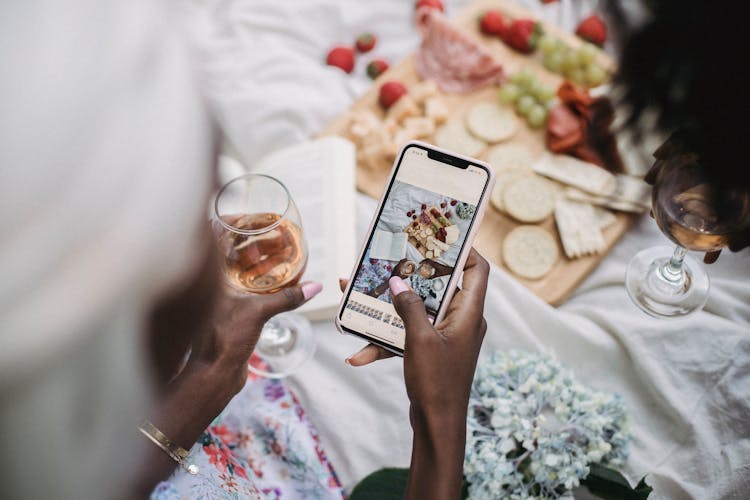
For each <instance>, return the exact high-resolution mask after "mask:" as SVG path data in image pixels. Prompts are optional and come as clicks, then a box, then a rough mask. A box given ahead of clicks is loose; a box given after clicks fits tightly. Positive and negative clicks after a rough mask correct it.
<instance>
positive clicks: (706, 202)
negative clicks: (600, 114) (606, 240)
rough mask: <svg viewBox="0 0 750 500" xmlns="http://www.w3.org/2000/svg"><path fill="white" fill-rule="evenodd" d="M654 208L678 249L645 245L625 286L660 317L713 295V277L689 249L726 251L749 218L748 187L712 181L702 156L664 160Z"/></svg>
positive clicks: (681, 313)
mask: <svg viewBox="0 0 750 500" xmlns="http://www.w3.org/2000/svg"><path fill="white" fill-rule="evenodd" d="M652 210H653V215H654V219H655V220H656V223H657V224H658V226H659V229H660V230H661V231H662V232H663V233H664V234H665V235H666V236H667V237H669V239H671V240H672V241H673V242H674V243H675V244H676V245H677V247H676V248H670V247H654V248H648V249H646V250H642V251H641V252H639V253H638V254H636V256H635V257H633V259H632V260H631V261H630V264H629V265H628V269H627V272H626V275H625V285H626V288H627V291H628V294H629V295H630V298H631V299H632V300H633V302H634V303H635V304H636V305H637V306H638V307H640V308H641V309H642V310H643V311H645V312H647V313H648V314H650V315H652V316H655V317H659V318H671V317H680V316H685V315H688V314H691V313H693V312H696V311H699V310H701V309H702V308H703V306H704V305H705V303H706V300H707V299H708V290H709V278H708V273H707V272H706V270H705V268H704V267H703V265H702V264H701V262H699V261H698V260H696V259H694V258H693V257H691V256H689V255H687V251H688V250H694V251H699V252H712V251H717V250H721V249H722V248H723V247H724V246H726V245H727V243H728V242H729V239H730V238H731V236H732V235H733V234H735V233H736V232H737V231H740V230H742V229H743V228H744V227H746V226H747V224H748V223H749V222H750V194H749V193H748V191H747V190H746V189H742V188H738V187H735V186H728V185H726V184H721V183H717V182H715V181H713V180H712V179H710V178H709V177H708V175H707V174H706V172H705V170H704V169H703V168H702V167H701V166H700V165H699V164H698V162H697V157H695V156H691V155H683V156H680V157H677V158H673V159H672V160H671V161H667V162H665V164H664V166H663V167H661V169H660V170H659V173H658V174H657V177H656V179H655V182H654V190H653V195H652Z"/></svg>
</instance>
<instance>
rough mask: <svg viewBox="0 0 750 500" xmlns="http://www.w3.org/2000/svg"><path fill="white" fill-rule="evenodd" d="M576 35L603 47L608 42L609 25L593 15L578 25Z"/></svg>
mask: <svg viewBox="0 0 750 500" xmlns="http://www.w3.org/2000/svg"><path fill="white" fill-rule="evenodd" d="M576 35H578V36H580V37H581V38H583V39H584V40H588V41H589V42H591V43H593V44H595V45H599V46H600V47H601V46H602V45H604V42H605V41H606V40H607V25H606V24H604V21H602V19H601V18H600V17H599V16H597V15H596V14H591V15H590V16H589V17H587V18H586V19H584V20H583V21H581V24H579V25H578V28H577V29H576Z"/></svg>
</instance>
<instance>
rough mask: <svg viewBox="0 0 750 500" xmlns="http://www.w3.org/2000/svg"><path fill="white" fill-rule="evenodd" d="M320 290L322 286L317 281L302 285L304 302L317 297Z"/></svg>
mask: <svg viewBox="0 0 750 500" xmlns="http://www.w3.org/2000/svg"><path fill="white" fill-rule="evenodd" d="M322 289H323V284H322V283H318V282H317V281H311V282H310V283H305V284H304V285H302V296H303V297H305V300H310V299H311V298H313V297H315V296H316V295H318V294H319V293H320V291H321V290H322Z"/></svg>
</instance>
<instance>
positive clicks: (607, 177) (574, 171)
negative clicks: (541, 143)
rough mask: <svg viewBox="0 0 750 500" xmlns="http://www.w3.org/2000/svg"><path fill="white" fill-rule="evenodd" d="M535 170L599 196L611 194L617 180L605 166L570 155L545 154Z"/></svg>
mask: <svg viewBox="0 0 750 500" xmlns="http://www.w3.org/2000/svg"><path fill="white" fill-rule="evenodd" d="M533 168H534V172H536V173H537V174H540V175H543V176H545V177H549V178H551V179H554V180H556V181H559V182H562V183H563V184H568V185H569V186H573V187H577V188H578V189H581V190H583V191H586V192H587V193H591V194H594V195H597V196H610V195H611V194H612V193H613V192H614V191H615V188H616V187H617V180H616V178H615V176H614V175H612V174H610V173H609V172H607V171H606V170H604V169H603V168H601V167H599V166H597V165H594V164H593V163H588V162H585V161H583V160H579V159H578V158H573V157H572V156H568V155H551V154H544V155H542V157H541V158H540V159H539V160H537V161H536V162H535V163H534V167H533Z"/></svg>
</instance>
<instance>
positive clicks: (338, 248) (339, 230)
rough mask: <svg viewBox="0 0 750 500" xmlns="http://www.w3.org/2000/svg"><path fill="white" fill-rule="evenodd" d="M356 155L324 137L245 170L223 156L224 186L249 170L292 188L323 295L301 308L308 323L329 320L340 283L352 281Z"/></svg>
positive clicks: (310, 272) (310, 268)
mask: <svg viewBox="0 0 750 500" xmlns="http://www.w3.org/2000/svg"><path fill="white" fill-rule="evenodd" d="M354 168H355V151H354V145H353V144H352V143H351V142H349V141H347V140H346V139H342V138H340V137H324V138H321V139H316V140H313V141H308V142H303V143H300V144H296V145H294V146H290V147H288V148H284V149H281V150H279V151H276V152H274V153H271V154H270V155H268V156H266V157H265V158H263V159H262V160H260V161H259V162H258V163H257V164H256V165H254V166H252V168H249V169H247V168H245V167H244V166H243V165H242V164H241V163H240V162H238V161H237V160H235V159H233V158H230V157H228V156H222V157H221V159H220V162H219V175H220V177H221V182H222V183H225V182H227V181H229V180H230V179H232V178H234V177H236V176H238V175H242V174H243V173H245V172H247V171H248V170H249V171H251V172H262V173H264V174H268V175H271V176H273V177H276V178H277V179H279V180H280V181H281V182H283V183H284V185H286V187H287V189H289V192H290V193H291V194H292V198H293V199H294V201H295V203H296V204H297V208H299V211H300V215H301V216H302V227H303V229H304V232H305V238H306V239H307V246H308V248H309V250H310V257H309V259H308V263H307V270H306V271H305V275H304V277H303V278H302V279H303V280H305V281H320V282H321V283H323V291H322V292H321V293H320V294H319V295H318V296H317V297H315V298H314V299H312V300H311V301H310V302H308V303H307V304H305V305H303V306H302V307H300V308H299V309H298V312H300V313H302V314H304V315H305V316H306V317H307V318H308V319H311V320H317V319H324V318H329V317H331V316H332V315H333V314H335V311H336V308H337V306H338V304H339V300H340V299H341V292H340V291H339V283H338V278H339V277H343V276H349V275H350V274H351V270H352V266H353V265H354V263H355V262H354V261H355V259H356V257H357V256H356V251H357V248H356V245H357V237H356V228H355V213H356V205H355V184H354Z"/></svg>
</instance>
